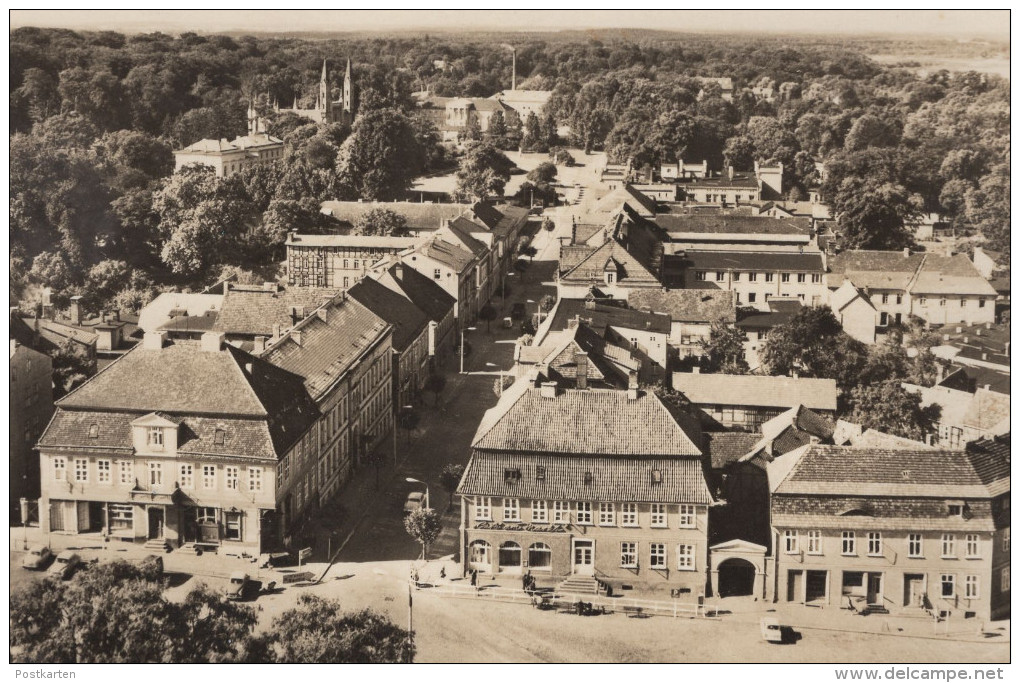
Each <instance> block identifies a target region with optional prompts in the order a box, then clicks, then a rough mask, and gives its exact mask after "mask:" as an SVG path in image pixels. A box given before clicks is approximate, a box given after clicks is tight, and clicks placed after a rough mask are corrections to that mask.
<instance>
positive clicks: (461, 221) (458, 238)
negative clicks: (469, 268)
mask: <svg viewBox="0 0 1020 683" xmlns="http://www.w3.org/2000/svg"><path fill="white" fill-rule="evenodd" d="M447 231H448V232H449V234H444V235H443V237H449V238H450V240H451V241H453V242H455V243H458V246H461V247H464V248H465V249H467V250H468V251H470V252H471V253H472V254H474V255H475V256H482V255H484V254H485V253H486V252H487V251H489V248H488V247H487V246H485V242H482V241H481V240H477V239H475V238H474V237H472V236H471V233H472V232H484V226H481V225H478V224H477V223H475V222H474V221H470V220H468V219H467V218H464V217H463V216H461V217H459V218H455V219H453V220H452V221H450V223H449V224H448V225H447V226H446V227H445V228H443V230H442V232H447Z"/></svg>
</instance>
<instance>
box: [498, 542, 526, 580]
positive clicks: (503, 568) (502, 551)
mask: <svg viewBox="0 0 1020 683" xmlns="http://www.w3.org/2000/svg"><path fill="white" fill-rule="evenodd" d="M499 571H500V573H503V574H520V573H521V546H519V545H518V544H516V543H514V542H513V541H506V542H505V543H503V544H502V545H501V546H499Z"/></svg>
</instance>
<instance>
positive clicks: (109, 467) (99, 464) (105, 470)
mask: <svg viewBox="0 0 1020 683" xmlns="http://www.w3.org/2000/svg"><path fill="white" fill-rule="evenodd" d="M96 481H98V482H99V483H100V484H112V483H113V463H112V462H110V461H109V460H107V459H105V458H104V459H102V460H96Z"/></svg>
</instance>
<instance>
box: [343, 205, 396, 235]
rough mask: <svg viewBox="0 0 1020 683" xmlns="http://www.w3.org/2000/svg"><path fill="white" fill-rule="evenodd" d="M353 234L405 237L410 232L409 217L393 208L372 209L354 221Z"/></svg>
mask: <svg viewBox="0 0 1020 683" xmlns="http://www.w3.org/2000/svg"><path fill="white" fill-rule="evenodd" d="M352 234H355V235H385V236H388V237H403V236H405V235H407V234H408V232H407V219H406V218H404V217H403V216H401V215H400V214H399V213H397V212H396V211H393V210H391V209H382V208H379V209H371V210H370V211H366V212H365V213H363V214H362V215H360V216H359V217H358V219H357V220H356V221H355V222H354V231H353V233H352Z"/></svg>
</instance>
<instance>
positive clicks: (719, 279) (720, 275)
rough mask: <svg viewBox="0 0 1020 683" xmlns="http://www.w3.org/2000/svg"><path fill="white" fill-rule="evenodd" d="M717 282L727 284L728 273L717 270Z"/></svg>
mask: <svg viewBox="0 0 1020 683" xmlns="http://www.w3.org/2000/svg"><path fill="white" fill-rule="evenodd" d="M715 281H716V282H725V281H726V271H725V270H717V271H715Z"/></svg>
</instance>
